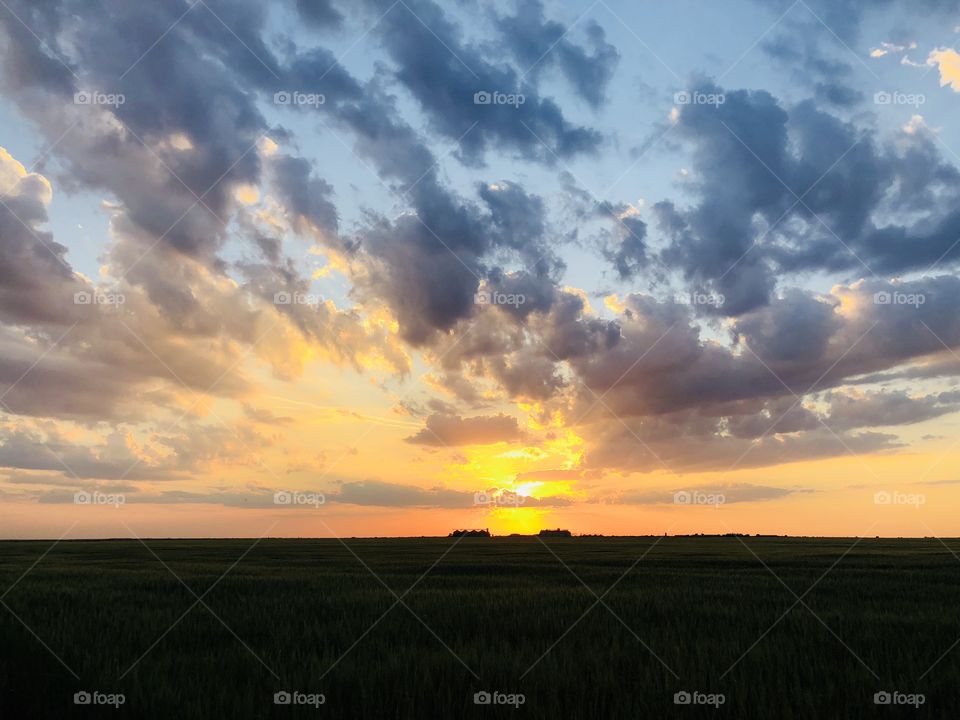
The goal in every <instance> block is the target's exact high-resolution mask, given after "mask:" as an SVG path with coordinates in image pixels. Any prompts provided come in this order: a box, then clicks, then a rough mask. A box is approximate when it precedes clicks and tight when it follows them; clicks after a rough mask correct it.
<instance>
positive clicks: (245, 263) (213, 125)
mask: <svg viewBox="0 0 960 720" xmlns="http://www.w3.org/2000/svg"><path fill="white" fill-rule="evenodd" d="M958 46H960V0H915V1H914V2H911V3H907V2H898V1H895V0H884V1H882V2H870V3H867V2H863V3H861V2H853V1H852V0H797V1H796V2H793V3H790V2H789V1H788V0H743V1H737V0H732V1H731V2H725V3H710V2H703V1H700V2H686V1H681V2H674V3H652V2H642V3H629V2H615V1H614V0H609V1H608V0H597V1H596V2H593V3H590V2H564V3H559V2H539V1H532V2H518V3H514V2H512V1H509V2H503V3H501V2H496V3H489V2H472V1H470V0H463V1H462V2H458V3H436V2H433V0H397V1H396V2H393V3H391V2H389V0H359V1H358V2H351V3H345V2H339V1H338V0H285V1H283V2H277V3H260V2H254V1H253V0H231V1H230V2H225V1H224V2H221V1H220V0H193V2H186V1H181V0H169V1H168V2H163V3H149V4H141V3H128V2H122V1H120V0H82V1H81V0H48V1H47V2H42V3H38V2H35V1H34V0H7V1H6V2H5V3H3V7H2V8H0V55H2V64H0V96H2V102H0V128H2V134H0V537H6V538H57V537H132V536H137V537H214V536H243V537H257V536H263V535H269V536H289V537H304V536H321V537H328V536H334V535H336V536H395V535H402V536H417V535H445V534H447V533H448V532H450V531H451V530H453V529H455V528H489V529H490V530H491V532H493V533H497V534H505V533H529V532H536V531H538V530H539V529H541V528H548V527H550V528H553V527H562V528H567V529H570V530H571V531H573V532H575V533H602V534H623V535H640V534H658V535H659V534H663V533H669V534H680V533H696V532H703V533H725V532H747V533H771V534H791V535H845V536H863V535H883V536H932V535H936V536H957V535H960V518H958V516H957V514H956V513H955V512H951V511H952V509H953V508H954V507H956V505H957V503H958V502H960V447H958V446H960V440H958V439H957V429H958V419H960V415H958V413H960V384H958V378H960V316H958V314H957V312H956V308H957V306H958V303H960V278H958V277H957V274H956V271H957V267H958V261H960V202H958V201H960V170H958V165H960V155H958V152H960V126H958V125H957V124H956V123H955V122H952V120H954V119H955V118H956V117H957V114H956V113H957V109H958V107H960V94H958V93H960V52H958V51H957V49H956V48H957V47H958Z"/></svg>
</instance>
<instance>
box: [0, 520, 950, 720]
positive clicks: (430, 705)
mask: <svg viewBox="0 0 960 720" xmlns="http://www.w3.org/2000/svg"><path fill="white" fill-rule="evenodd" d="M51 545H52V543H51V542H50V541H47V542H32V541H31V542H2V543H0V592H2V593H3V595H2V605H0V717H2V718H4V719H6V718H63V717H118V718H119V717H136V718H265V717H358V718H359V717H363V718H415V717H416V718H428V717H442V718H460V717H467V718H473V717H475V718H485V717H518V718H519V717H536V718H641V717H735V718H785V719H788V718H860V717H902V716H909V717H918V718H920V717H936V718H940V717H960V691H958V689H957V682H956V680H957V678H958V677H960V644H957V643H958V640H960V609H958V608H960V604H958V588H960V559H958V557H957V556H956V555H955V554H954V553H955V552H957V553H960V541H956V540H946V541H942V542H941V541H939V540H937V539H928V540H890V539H874V538H865V539H861V540H859V541H858V540H857V539H855V538H836V539H796V538H771V537H660V538H658V537H635V538H599V537H598V538H571V539H563V538H544V539H540V538H535V537H532V538H423V539H344V540H342V541H341V540H337V539H324V540H275V539H263V540H260V541H255V540H252V539H251V540H222V541H195V540H145V541H144V542H143V543H141V542H138V541H136V540H122V541H120V540H117V541H63V542H59V543H57V544H55V545H53V547H52V548H51ZM955 644H956V645H957V646H955ZM894 706H896V707H894Z"/></svg>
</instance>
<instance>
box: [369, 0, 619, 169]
mask: <svg viewBox="0 0 960 720" xmlns="http://www.w3.org/2000/svg"><path fill="white" fill-rule="evenodd" d="M368 3H369V5H370V6H371V9H372V10H373V12H374V13H376V14H377V15H378V16H379V15H381V14H382V13H384V12H385V11H386V10H387V9H388V8H389V3H388V2H386V0H368ZM377 31H378V32H379V33H380V36H381V38H382V40H383V43H384V46H385V47H386V50H387V52H388V54H389V55H390V58H391V59H392V60H393V62H394V63H395V68H394V74H395V76H396V78H397V79H398V80H399V81H400V82H401V83H402V84H403V85H404V87H406V88H407V90H408V91H409V92H410V93H411V94H412V95H413V96H414V97H415V98H416V99H417V101H418V102H419V104H420V107H421V108H422V109H423V111H424V112H425V113H426V114H427V116H428V117H429V119H430V123H431V128H432V129H433V130H434V131H435V132H437V133H439V134H441V135H443V136H445V137H447V138H449V139H451V140H454V141H456V142H457V143H458V144H459V148H460V152H461V154H462V156H463V157H464V158H465V159H466V160H468V161H470V162H474V163H476V162H479V161H480V160H481V159H482V157H483V154H484V153H485V152H486V150H487V149H488V148H496V149H499V150H504V151H512V152H516V153H518V154H520V155H521V156H523V157H526V158H529V159H536V160H539V161H541V162H545V163H548V164H553V163H554V162H555V158H556V157H557V156H559V157H561V158H567V157H571V156H573V155H578V154H583V153H592V152H594V151H595V150H596V149H597V147H598V146H599V144H600V141H601V136H600V134H599V133H598V132H596V131H595V130H592V129H589V128H586V127H582V126H577V125H573V124H572V123H570V122H569V121H568V120H567V119H566V118H565V117H564V114H563V111H562V110H561V108H560V106H559V105H558V104H557V103H556V102H554V101H553V100H552V99H550V98H542V97H540V96H539V95H538V94H537V91H536V88H535V87H534V86H533V85H531V84H528V83H525V82H524V81H525V78H524V77H523V76H521V75H520V74H519V73H518V72H516V71H515V70H514V69H513V68H511V67H509V66H505V65H502V64H500V63H499V62H494V61H491V60H488V59H487V57H485V55H484V53H483V51H482V50H481V49H480V48H479V47H477V46H475V45H473V44H471V43H469V42H467V41H465V40H464V39H463V37H462V34H461V32H460V29H459V28H458V27H457V26H456V25H454V23H453V22H451V21H450V19H449V18H448V17H447V15H446V13H445V12H444V11H443V10H442V9H441V7H440V6H439V5H437V4H436V3H434V2H432V1H431V0H416V1H415V2H414V1H411V2H409V3H407V4H404V5H402V6H398V7H397V8H395V9H393V10H391V11H390V12H387V13H386V14H385V15H383V17H382V19H381V20H380V23H379V26H378V28H377ZM594 35H595V37H597V33H596V31H594ZM511 39H512V40H517V38H511ZM511 39H508V43H509V42H510V40H511ZM598 39H599V40H600V43H601V44H600V49H599V50H598V52H599V53H600V57H601V58H603V60H599V61H598V62H602V63H609V62H610V58H609V56H610V52H611V51H610V50H609V49H607V48H606V46H605V45H604V44H603V42H602V37H599V38H598ZM573 48H574V46H572V45H571V46H570V49H569V50H568V51H567V53H566V54H567V56H568V58H567V60H566V61H565V63H564V66H565V68H567V69H569V72H572V73H574V76H575V77H576V78H577V79H578V80H579V79H580V75H579V74H578V73H579V72H583V71H586V69H587V68H591V67H594V68H595V67H597V66H596V65H591V64H590V63H589V62H585V56H584V55H583V54H582V52H581V53H577V52H576V50H575V49H573ZM600 67H601V68H602V67H605V65H601V66H600ZM603 72H604V71H603V70H600V76H602V75H603ZM477 92H488V93H495V92H499V93H504V94H507V95H509V94H517V93H519V94H522V95H524V102H523V103H522V104H501V103H496V102H491V103H488V104H479V105H478V104H475V102H474V93H477Z"/></svg>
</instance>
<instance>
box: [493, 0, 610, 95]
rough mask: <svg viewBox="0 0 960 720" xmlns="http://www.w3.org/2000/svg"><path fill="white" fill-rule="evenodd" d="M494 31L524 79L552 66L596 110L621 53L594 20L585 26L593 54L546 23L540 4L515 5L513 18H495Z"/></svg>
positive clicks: (550, 22)
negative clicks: (518, 65)
mask: <svg viewBox="0 0 960 720" xmlns="http://www.w3.org/2000/svg"><path fill="white" fill-rule="evenodd" d="M497 28H498V29H499V30H500V32H501V33H502V35H503V39H504V42H505V44H506V45H507V47H508V48H509V51H510V52H511V54H512V55H513V57H514V58H515V59H516V61H517V62H518V63H520V65H521V68H522V69H523V70H524V75H527V74H539V73H540V72H542V71H543V70H545V69H546V68H548V67H551V66H555V67H559V69H560V71H561V72H562V73H563V76H564V77H565V78H566V79H567V81H568V82H569V83H570V84H571V85H572V86H573V88H574V89H575V90H576V91H577V93H578V94H579V95H580V96H581V97H582V98H583V99H584V100H586V101H587V103H589V104H590V106H591V107H594V108H596V107H598V106H599V105H600V104H601V103H602V102H603V100H604V95H605V93H606V90H607V85H608V83H609V82H610V79H611V77H612V76H613V73H614V70H615V69H616V66H617V63H618V61H619V60H620V53H618V52H617V49H616V48H615V47H614V46H613V45H611V44H610V43H608V42H606V33H605V32H604V30H603V28H602V27H601V26H600V25H599V24H598V23H597V22H596V21H595V20H587V21H585V23H584V29H585V32H586V35H587V38H588V40H589V41H590V44H591V45H592V49H593V52H592V53H588V52H587V51H586V50H584V49H583V48H582V47H580V46H579V45H576V44H575V43H573V42H572V41H571V40H570V37H569V33H570V30H572V28H570V27H567V26H565V25H563V24H562V23H559V22H556V21H554V20H547V19H546V18H545V17H544V15H543V3H541V2H539V0H533V1H532V2H523V3H518V4H517V13H516V15H506V16H503V17H500V18H497Z"/></svg>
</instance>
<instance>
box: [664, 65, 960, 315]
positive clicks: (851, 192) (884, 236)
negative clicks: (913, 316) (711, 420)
mask: <svg viewBox="0 0 960 720" xmlns="http://www.w3.org/2000/svg"><path fill="white" fill-rule="evenodd" d="M696 91H697V92H700V93H704V94H714V95H721V94H722V95H723V96H724V98H725V102H723V103H722V104H719V105H709V104H689V105H684V106H682V108H681V109H680V111H679V114H678V117H677V120H676V122H677V130H676V131H675V134H676V135H677V136H679V137H683V138H686V139H687V140H689V141H690V143H691V144H692V145H693V147H694V159H693V162H694V166H693V169H694V171H695V174H694V181H693V185H692V187H693V189H694V191H695V192H696V194H697V196H698V201H697V203H696V204H695V205H693V206H692V207H690V208H686V209H681V208H678V207H677V206H676V205H675V204H673V203H672V202H670V201H663V202H661V203H658V204H657V205H656V206H655V212H656V214H657V218H658V222H659V227H660V229H661V231H662V232H663V233H664V235H665V237H666V238H667V240H668V243H667V245H666V247H665V248H664V249H663V250H662V252H661V254H660V259H661V261H662V262H663V263H664V265H665V266H667V267H669V268H677V269H680V270H682V272H683V274H684V276H685V278H686V279H687V280H689V281H693V282H697V283H704V284H705V285H707V286H708V287H710V288H711V289H713V290H715V291H716V292H718V293H720V294H722V295H724V296H725V297H726V300H727V301H726V303H725V304H724V305H723V307H722V308H721V309H720V311H721V312H723V313H725V314H727V315H734V316H735V315H740V314H742V313H744V312H747V311H749V310H751V309H753V308H756V307H759V306H761V305H763V304H764V303H765V302H766V300H767V299H768V298H769V296H770V293H771V292H772V290H773V288H774V286H775V282H776V279H777V277H778V276H780V275H784V274H788V273H795V272H799V271H828V272H849V273H855V274H856V275H858V276H864V275H866V276H870V275H872V274H873V273H889V274H899V273H902V272H906V271H908V270H911V269H918V268H924V269H926V268H927V267H929V266H930V265H931V264H933V263H934V262H937V261H939V263H940V264H941V265H942V266H943V267H948V266H949V265H950V264H951V263H954V262H956V260H957V259H958V258H960V247H958V246H957V245H956V242H955V241H956V238H957V237H958V236H960V210H958V209H957V206H958V200H960V173H958V172H957V169H956V168H955V167H954V166H953V165H951V164H950V163H948V162H946V161H945V160H944V159H943V157H942V155H941V154H940V153H939V152H938V151H937V149H936V147H935V142H934V140H933V139H932V138H931V137H930V136H929V134H928V133H926V132H925V131H924V130H923V128H922V127H921V128H919V129H918V130H917V131H916V132H914V133H912V134H906V133H904V134H903V135H902V136H901V137H900V138H899V139H898V141H897V142H896V143H893V142H890V143H886V144H883V143H881V142H880V140H879V139H878V138H876V137H875V136H874V133H873V132H872V131H869V130H865V129H861V128H859V127H858V126H856V125H854V124H853V123H850V122H847V121H845V120H842V119H840V118H838V117H836V116H834V115H832V114H830V113H828V112H825V111H823V110H821V109H819V108H817V107H816V105H815V104H814V103H813V102H812V101H805V102H802V103H800V104H798V105H796V106H794V107H792V108H790V109H789V110H788V109H786V108H784V107H782V106H781V104H780V103H779V102H778V101H777V99H776V98H774V97H773V96H772V95H770V94H769V93H766V92H764V91H743V90H738V91H732V92H724V91H723V89H722V88H719V87H717V86H715V85H713V84H711V83H709V82H702V83H700V84H699V85H697V87H696ZM921 211H922V212H923V215H922V218H921V219H918V220H911V219H907V220H892V221H891V220H890V218H891V217H900V218H913V217H917V213H919V212H921Z"/></svg>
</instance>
